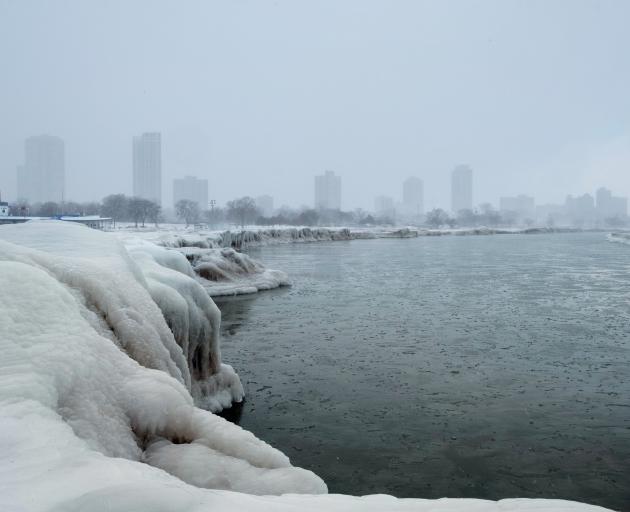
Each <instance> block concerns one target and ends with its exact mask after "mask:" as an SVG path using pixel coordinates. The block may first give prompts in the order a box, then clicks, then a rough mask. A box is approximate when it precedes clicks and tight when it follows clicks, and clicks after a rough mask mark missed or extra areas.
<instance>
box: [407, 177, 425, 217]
mask: <svg viewBox="0 0 630 512" xmlns="http://www.w3.org/2000/svg"><path fill="white" fill-rule="evenodd" d="M403 208H404V210H405V213H408V214H410V215H422V213H424V183H423V182H422V180H421V179H420V178H416V177H415V176H412V177H410V178H407V179H406V180H405V181H404V182H403Z"/></svg>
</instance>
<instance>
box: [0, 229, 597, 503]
mask: <svg viewBox="0 0 630 512" xmlns="http://www.w3.org/2000/svg"><path fill="white" fill-rule="evenodd" d="M143 245H144V244H142V243H138V244H137V246H136V247H135V248H129V250H126V249H125V248H124V247H123V246H122V244H120V243H119V242H118V241H117V240H116V239H115V238H114V237H113V236H111V235H107V234H104V233H100V232H96V231H92V230H90V229H89V228H86V227H83V226H77V225H70V224H63V223H60V222H38V223H27V224H23V225H18V226H3V227H0V287H1V288H0V289H2V291H3V293H2V294H0V351H1V352H0V353H1V354H2V357H1V358H0V510H7V511H12V512H24V511H28V512H38V511H63V512H72V511H86V510H89V511H91V512H99V511H103V512H105V511H107V512H111V511H127V510H133V511H135V512H144V511H147V512H148V511H151V512H166V511H168V512H173V511H181V512H184V511H185V512H195V511H211V510H212V511H217V510H218V511H223V510H240V511H242V512H248V511H272V510H273V511H297V510H301V511H315V510H322V509H326V510H329V511H331V512H335V511H352V510H365V511H379V512H380V511H382V510H392V511H396V510H400V511H402V510H414V511H419V512H420V511H426V512H428V511H441V512H454V511H464V510H465V511H478V512H481V511H484V512H485V511H488V512H489V511H497V512H498V511H501V512H507V511H534V510H536V511H539V512H540V511H543V510H546V511H554V512H561V511H562V512H564V511H566V512H568V511H584V512H587V511H596V510H604V509H601V508H599V507H590V506H587V505H580V504H575V503H569V502H564V501H545V500H503V501H500V502H489V501H481V500H457V499H454V500H446V499H445V500H437V501H429V500H396V499H395V498H392V497H389V496H369V497H364V498H356V497H349V496H335V495H329V496H327V495H321V494H320V495H317V493H325V492H326V486H325V484H324V483H323V482H322V481H321V479H319V478H318V477H317V476H315V475H314V474H313V473H311V472H309V471H306V470H303V469H299V468H295V467H293V466H291V464H290V462H289V460H288V458H287V457H286V456H285V455H284V454H282V453H281V452H279V451H278V450H275V449H273V448H272V447H270V446H269V445H267V444H266V443H264V442H263V441H261V440H259V439H257V438H256V437H255V436H253V435H252V434H251V433H249V432H246V431H244V430H242V429H241V428H240V427H238V426H235V425H233V424H231V423H228V422H227V421H225V420H223V419H222V418H220V417H217V416H215V415H213V414H212V413H210V412H208V411H205V410H202V409H200V408H197V407H195V405H194V401H193V396H191V390H192V391H193V392H194V390H195V386H196V385H198V386H199V387H200V388H204V387H208V388H212V390H213V391H212V393H215V395H216V394H217V393H218V394H219V395H222V394H223V393H225V396H219V397H216V396H215V398H214V399H215V400H216V401H217V402H222V401H223V400H224V399H227V398H226V397H231V398H232V399H234V398H235V397H238V395H239V393H241V392H242V391H241V390H240V384H238V378H237V377H236V375H235V374H234V373H233V371H231V370H226V369H225V368H224V367H223V365H222V363H221V359H220V352H219V345H218V334H217V329H218V319H219V315H218V312H217V310H216V308H215V307H214V304H213V303H212V301H211V300H210V299H209V298H208V297H207V294H206V295H204V293H203V290H202V288H201V287H200V286H199V285H198V284H197V283H196V282H195V280H194V279H193V277H192V276H193V274H192V271H191V270H190V268H189V267H186V265H185V264H187V261H186V259H185V258H184V257H183V256H182V255H179V254H178V253H176V252H169V251H166V250H164V249H161V248H155V247H152V246H150V245H145V246H144V247H143ZM169 326H170V329H169ZM214 375H222V377H221V378H215V380H214V381H213V382H209V379H211V378H212V377H213V376H214ZM226 381H227V382H226ZM195 383H197V384H195ZM198 392H199V393H201V395H202V396H205V397H206V398H205V399H208V400H209V399H210V395H212V393H208V392H209V390H208V389H199V390H198ZM204 393H208V394H207V395H204ZM204 488H211V489H212V490H209V489H204ZM229 491H240V492H229ZM242 492H247V493H249V494H242ZM282 493H308V495H305V496H302V495H298V494H288V495H284V496H278V497H274V496H265V497H264V498H261V497H257V496H255V495H256V494H282Z"/></svg>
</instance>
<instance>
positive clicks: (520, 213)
mask: <svg viewBox="0 0 630 512" xmlns="http://www.w3.org/2000/svg"><path fill="white" fill-rule="evenodd" d="M499 210H500V211H502V212H511V213H513V214H516V216H517V218H521V219H534V218H535V217H536V207H535V206H534V198H533V197H530V196H526V195H523V194H521V195H518V196H516V197H502V198H500V199H499Z"/></svg>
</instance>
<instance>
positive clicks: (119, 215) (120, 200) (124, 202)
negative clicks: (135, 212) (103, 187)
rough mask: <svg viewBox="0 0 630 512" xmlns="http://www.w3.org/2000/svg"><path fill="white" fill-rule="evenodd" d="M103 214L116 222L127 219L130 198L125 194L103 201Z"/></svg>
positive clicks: (108, 197) (115, 195) (106, 198)
mask: <svg viewBox="0 0 630 512" xmlns="http://www.w3.org/2000/svg"><path fill="white" fill-rule="evenodd" d="M101 213H102V215H104V216H105V217H111V218H112V220H113V221H114V225H116V221H119V220H123V219H126V218H127V216H128V215H129V198H128V197H127V196H125V194H112V195H109V196H107V197H105V198H104V199H103V206H102V207H101Z"/></svg>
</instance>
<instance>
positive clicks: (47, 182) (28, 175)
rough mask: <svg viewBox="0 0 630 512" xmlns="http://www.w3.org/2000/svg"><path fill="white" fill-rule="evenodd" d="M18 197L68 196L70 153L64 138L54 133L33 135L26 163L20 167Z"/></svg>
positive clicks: (50, 198) (26, 145) (59, 198)
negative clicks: (66, 151) (68, 158)
mask: <svg viewBox="0 0 630 512" xmlns="http://www.w3.org/2000/svg"><path fill="white" fill-rule="evenodd" d="M17 184H18V199H20V200H25V201H28V202H29V203H45V202H47V201H54V202H56V203H60V202H62V201H63V200H64V190H65V184H66V156H65V146H64V143H63V140H62V139H60V138H59V137H54V136H52V135H38V136H35V137H29V138H28V139H26V141H25V143H24V165H21V166H19V167H18V170H17Z"/></svg>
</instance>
